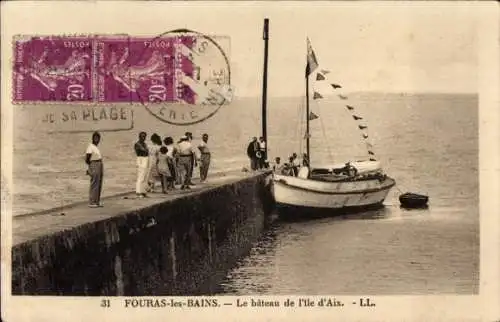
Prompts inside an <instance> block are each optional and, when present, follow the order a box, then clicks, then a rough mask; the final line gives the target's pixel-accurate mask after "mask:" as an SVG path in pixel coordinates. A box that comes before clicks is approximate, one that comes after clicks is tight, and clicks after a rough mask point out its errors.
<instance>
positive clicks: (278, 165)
mask: <svg viewBox="0 0 500 322" xmlns="http://www.w3.org/2000/svg"><path fill="white" fill-rule="evenodd" d="M281 166H282V165H281V158H280V157H276V158H275V159H274V164H273V171H274V172H276V170H278V168H281Z"/></svg>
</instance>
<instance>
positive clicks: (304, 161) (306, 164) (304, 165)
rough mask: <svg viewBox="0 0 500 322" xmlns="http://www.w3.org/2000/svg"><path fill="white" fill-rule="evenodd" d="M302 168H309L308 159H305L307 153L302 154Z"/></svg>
mask: <svg viewBox="0 0 500 322" xmlns="http://www.w3.org/2000/svg"><path fill="white" fill-rule="evenodd" d="M302 166H303V167H308V166H309V158H308V157H307V153H304V154H302Z"/></svg>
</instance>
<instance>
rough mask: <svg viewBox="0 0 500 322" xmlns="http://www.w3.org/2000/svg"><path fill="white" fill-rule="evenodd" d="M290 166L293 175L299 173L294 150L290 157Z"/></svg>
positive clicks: (298, 164)
mask: <svg viewBox="0 0 500 322" xmlns="http://www.w3.org/2000/svg"><path fill="white" fill-rule="evenodd" d="M290 166H291V167H292V170H293V175H294V176H295V177H296V176H297V175H298V174H299V168H300V162H299V159H298V158H297V153H295V152H294V153H293V154H292V156H291V157H290Z"/></svg>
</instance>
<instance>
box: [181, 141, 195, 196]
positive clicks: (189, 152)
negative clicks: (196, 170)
mask: <svg viewBox="0 0 500 322" xmlns="http://www.w3.org/2000/svg"><path fill="white" fill-rule="evenodd" d="M178 148H179V168H180V170H181V171H182V175H183V178H182V179H181V181H182V182H181V184H182V186H181V189H183V190H184V189H191V188H190V187H189V185H190V182H191V176H192V174H193V171H192V167H193V154H194V151H193V146H192V145H191V142H190V141H189V138H188V137H187V136H183V137H181V140H180V142H179V144H178Z"/></svg>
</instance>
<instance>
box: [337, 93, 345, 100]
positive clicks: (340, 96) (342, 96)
mask: <svg viewBox="0 0 500 322" xmlns="http://www.w3.org/2000/svg"><path fill="white" fill-rule="evenodd" d="M339 98H340V99H341V100H346V99H347V96H344V95H340V94H339Z"/></svg>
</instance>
